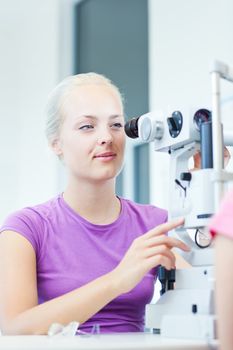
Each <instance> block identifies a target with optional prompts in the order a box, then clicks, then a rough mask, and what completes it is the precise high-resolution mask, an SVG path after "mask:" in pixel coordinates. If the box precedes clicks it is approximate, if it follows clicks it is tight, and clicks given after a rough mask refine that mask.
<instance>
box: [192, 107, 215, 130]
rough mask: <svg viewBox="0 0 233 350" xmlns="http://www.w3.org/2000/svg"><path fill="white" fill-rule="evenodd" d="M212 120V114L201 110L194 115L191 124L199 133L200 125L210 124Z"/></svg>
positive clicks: (203, 109) (206, 110)
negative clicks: (192, 123)
mask: <svg viewBox="0 0 233 350" xmlns="http://www.w3.org/2000/svg"><path fill="white" fill-rule="evenodd" d="M211 119H212V113H211V111H209V110H208V109H205V108H201V109H199V110H198V111H196V113H195V114H194V117H193V122H194V124H195V125H196V128H197V129H198V130H199V131H200V129H201V124H202V123H206V122H210V121H211Z"/></svg>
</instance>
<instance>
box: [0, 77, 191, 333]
mask: <svg viewBox="0 0 233 350" xmlns="http://www.w3.org/2000/svg"><path fill="white" fill-rule="evenodd" d="M123 114H124V112H123V104H122V99H121V96H120V93H119V91H118V89H117V88H116V87H115V86H114V85H113V84H112V83H111V82H110V81H109V80H108V79H107V78H105V77H103V76H101V75H98V74H94V73H87V74H80V75H76V76H71V77H68V78H66V79H65V80H64V81H63V82H61V83H60V84H59V85H58V86H57V87H56V88H55V90H54V91H53V93H52V94H51V96H50V98H49V104H48V123H47V137H48V140H49V144H50V146H51V147H52V149H53V150H54V152H55V154H56V155H57V156H58V157H59V158H60V159H61V160H62V162H63V163H64V164H65V166H66V167H67V170H68V174H69V175H68V183H67V187H66V189H65V191H64V192H63V193H62V194H59V195H58V196H57V197H55V198H53V199H51V200H49V201H48V202H46V203H43V204H39V205H36V206H34V207H29V208H24V209H22V210H20V211H18V212H16V213H13V214H12V215H10V216H9V217H8V218H7V219H6V221H5V223H4V224H3V226H2V228H1V232H2V233H1V235H0V262H1V263H0V286H1V288H0V329H2V331H3V333H5V334H46V333H47V331H48V329H49V327H50V325H51V324H52V323H54V322H58V323H61V324H67V323H69V322H71V321H77V322H79V323H80V324H81V329H82V330H84V331H87V332H89V331H91V329H92V327H93V325H96V324H98V325H99V326H100V331H101V332H135V331H143V328H144V313H145V305H146V304H147V303H149V302H150V300H151V298H152V296H153V288H154V282H155V278H156V267H157V266H158V265H163V266H165V267H166V268H167V269H171V268H173V267H174V266H175V256H174V254H173V252H172V248H173V247H178V248H180V249H183V250H188V247H187V246H186V245H185V244H184V243H182V242H181V241H179V240H177V239H174V238H170V237H167V235H166V233H167V231H169V230H171V229H173V228H175V227H177V226H179V225H182V223H183V221H182V219H181V220H177V221H175V222H172V223H165V222H166V220H167V213H166V211H165V210H162V209H159V208H157V207H154V206H151V205H140V204H137V203H134V202H132V201H129V200H126V199H123V198H119V197H117V196H116V193H115V179H116V176H117V175H118V173H119V172H120V170H121V167H122V162H123V157H124V148H125V134H124V127H123V126H124V116H123Z"/></svg>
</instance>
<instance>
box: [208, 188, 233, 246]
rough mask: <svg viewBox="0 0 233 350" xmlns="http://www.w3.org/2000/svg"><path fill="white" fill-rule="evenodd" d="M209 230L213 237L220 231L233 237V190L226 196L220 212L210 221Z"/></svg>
mask: <svg viewBox="0 0 233 350" xmlns="http://www.w3.org/2000/svg"><path fill="white" fill-rule="evenodd" d="M209 230H210V233H211V235H212V236H213V237H214V236H215V235H216V234H217V233H220V234H223V235H224V236H227V237H230V238H232V239H233V190H231V191H230V192H228V193H227V194H226V196H225V197H224V199H223V201H222V203H221V205H220V208H219V211H218V213H216V215H214V217H213V218H212V220H211V222H210V225H209Z"/></svg>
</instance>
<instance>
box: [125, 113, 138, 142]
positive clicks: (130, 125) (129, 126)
mask: <svg viewBox="0 0 233 350" xmlns="http://www.w3.org/2000/svg"><path fill="white" fill-rule="evenodd" d="M139 118H140V117H137V118H132V119H130V120H129V121H128V122H126V123H125V133H126V135H127V136H128V137H130V138H131V139H136V138H137V137H138V119H139Z"/></svg>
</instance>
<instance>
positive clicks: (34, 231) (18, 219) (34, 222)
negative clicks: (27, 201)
mask: <svg viewBox="0 0 233 350" xmlns="http://www.w3.org/2000/svg"><path fill="white" fill-rule="evenodd" d="M3 231H15V232H17V233H19V234H20V235H22V236H24V237H25V238H26V239H27V240H28V241H29V242H30V243H31V245H32V246H33V248H34V250H35V252H36V254H37V255H39V251H40V247H41V238H42V237H41V233H42V232H43V230H42V221H41V218H40V217H39V215H38V214H37V213H36V212H34V211H33V210H32V209H31V208H24V209H22V210H19V211H17V212H15V213H13V214H11V215H9V216H8V217H7V218H6V220H5V222H4V223H3V225H2V226H1V227H0V233H1V232H3Z"/></svg>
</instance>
